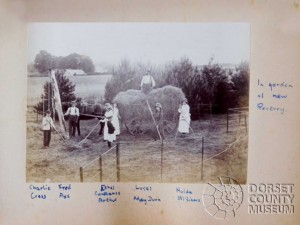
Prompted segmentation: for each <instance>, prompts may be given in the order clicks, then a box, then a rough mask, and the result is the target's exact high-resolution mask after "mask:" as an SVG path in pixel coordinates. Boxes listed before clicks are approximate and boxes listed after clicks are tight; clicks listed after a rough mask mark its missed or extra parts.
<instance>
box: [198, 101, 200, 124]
mask: <svg viewBox="0 0 300 225" xmlns="http://www.w3.org/2000/svg"><path fill="white" fill-rule="evenodd" d="M198 114H199V122H200V117H201V103H200V104H198Z"/></svg>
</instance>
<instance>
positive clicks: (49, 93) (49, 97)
mask: <svg viewBox="0 0 300 225" xmlns="http://www.w3.org/2000/svg"><path fill="white" fill-rule="evenodd" d="M50 86H51V71H49V83H48V110H50V109H51V107H50V101H51V87H50Z"/></svg>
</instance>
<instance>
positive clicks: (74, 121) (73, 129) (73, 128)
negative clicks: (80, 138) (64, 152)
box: [72, 119, 76, 137]
mask: <svg viewBox="0 0 300 225" xmlns="http://www.w3.org/2000/svg"><path fill="white" fill-rule="evenodd" d="M75 132H76V120H75V119H73V121H72V136H73V137H74V136H75Z"/></svg>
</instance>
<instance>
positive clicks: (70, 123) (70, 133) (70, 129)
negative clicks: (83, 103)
mask: <svg viewBox="0 0 300 225" xmlns="http://www.w3.org/2000/svg"><path fill="white" fill-rule="evenodd" d="M69 136H70V137H71V136H72V119H71V116H69Z"/></svg>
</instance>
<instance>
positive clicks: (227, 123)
mask: <svg viewBox="0 0 300 225" xmlns="http://www.w3.org/2000/svg"><path fill="white" fill-rule="evenodd" d="M228 128H229V110H228V109H227V133H228Z"/></svg>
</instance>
